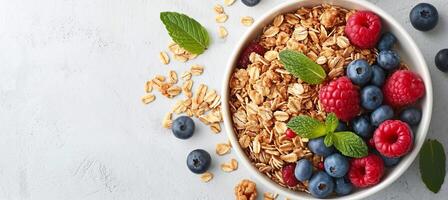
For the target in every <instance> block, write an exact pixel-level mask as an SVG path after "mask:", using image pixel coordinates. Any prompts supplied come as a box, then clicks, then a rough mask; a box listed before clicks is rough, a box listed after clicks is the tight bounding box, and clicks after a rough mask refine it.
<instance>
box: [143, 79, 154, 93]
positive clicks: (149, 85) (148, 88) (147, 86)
mask: <svg viewBox="0 0 448 200" xmlns="http://www.w3.org/2000/svg"><path fill="white" fill-rule="evenodd" d="M152 85H153V82H152V80H149V81H146V83H145V92H146V93H150V92H152V88H153V86H152Z"/></svg>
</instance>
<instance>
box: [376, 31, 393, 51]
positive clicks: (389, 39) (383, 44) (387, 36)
mask: <svg viewBox="0 0 448 200" xmlns="http://www.w3.org/2000/svg"><path fill="white" fill-rule="evenodd" d="M396 42H397V38H396V37H395V35H394V34H392V33H390V32H386V33H383V35H382V36H381V39H380V41H379V42H378V50H380V51H385V50H391V49H392V47H393V46H394V44H395V43H396Z"/></svg>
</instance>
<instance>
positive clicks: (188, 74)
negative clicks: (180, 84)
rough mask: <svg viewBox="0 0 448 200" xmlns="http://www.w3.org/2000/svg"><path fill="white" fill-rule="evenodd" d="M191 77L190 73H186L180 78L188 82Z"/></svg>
mask: <svg viewBox="0 0 448 200" xmlns="http://www.w3.org/2000/svg"><path fill="white" fill-rule="evenodd" d="M191 75H192V74H191V72H189V71H186V72H184V73H183V74H182V76H181V77H182V79H183V80H184V81H189V80H190V79H191Z"/></svg>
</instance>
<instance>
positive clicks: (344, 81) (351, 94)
mask: <svg viewBox="0 0 448 200" xmlns="http://www.w3.org/2000/svg"><path fill="white" fill-rule="evenodd" d="M319 100H320V103H322V106H323V108H324V110H325V111H326V112H333V113H335V114H336V116H337V117H338V118H339V119H340V120H342V121H350V120H351V119H353V118H354V117H356V115H358V113H359V111H360V107H359V91H358V88H356V87H355V86H354V85H353V84H352V82H351V81H350V79H349V78H347V77H345V76H344V77H340V78H338V79H336V80H334V81H331V82H330V83H329V84H327V85H325V86H324V87H322V88H321V89H320V91H319Z"/></svg>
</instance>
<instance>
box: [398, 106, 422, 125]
mask: <svg viewBox="0 0 448 200" xmlns="http://www.w3.org/2000/svg"><path fill="white" fill-rule="evenodd" d="M421 119H422V111H421V110H420V109H417V108H413V107H411V108H406V109H405V110H403V111H402V112H401V115H400V120H401V121H404V122H406V123H408V124H409V125H411V126H415V125H418V124H419V123H420V120H421Z"/></svg>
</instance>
